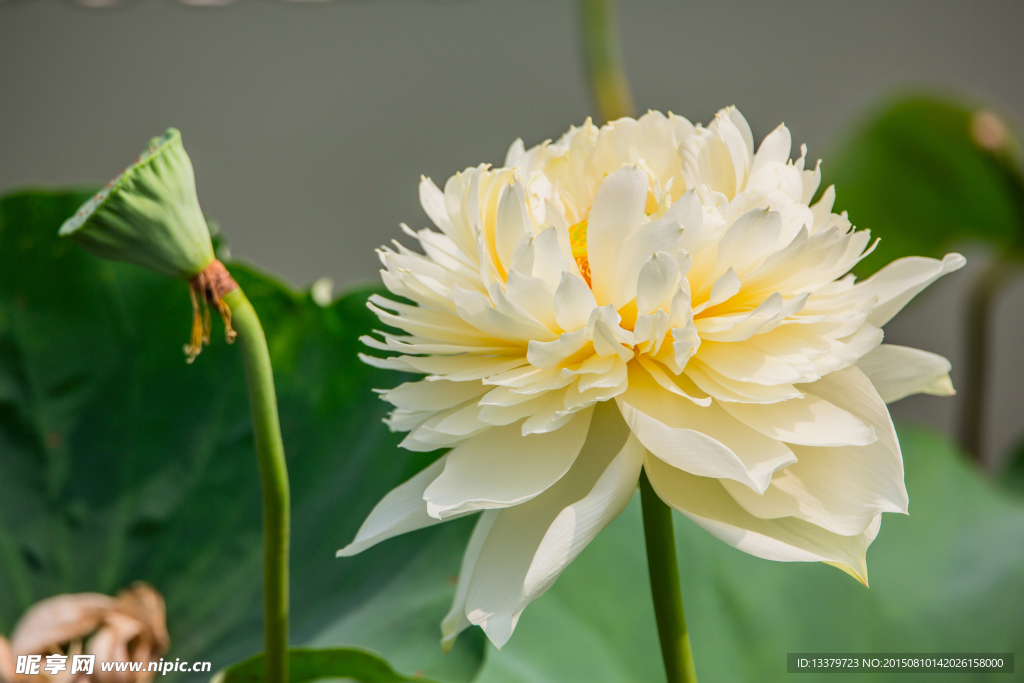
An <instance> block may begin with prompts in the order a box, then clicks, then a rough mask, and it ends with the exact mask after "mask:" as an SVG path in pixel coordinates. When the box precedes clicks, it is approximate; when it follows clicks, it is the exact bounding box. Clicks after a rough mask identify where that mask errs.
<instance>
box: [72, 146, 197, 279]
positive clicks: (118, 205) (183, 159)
mask: <svg viewBox="0 0 1024 683" xmlns="http://www.w3.org/2000/svg"><path fill="white" fill-rule="evenodd" d="M60 235H61V236H63V237H67V238H69V239H71V240H73V241H75V242H77V243H78V244H80V245H82V246H83V247H85V248H86V249H88V250H89V251H91V252H93V253H94V254H96V255H98V256H102V257H104V258H108V259H113V260H116V261H130V262H131V263H136V264H138V265H140V266H145V267H146V268H150V269H152V270H155V271H157V272H158V273H163V274H164V275H170V276H171V277H176V278H180V279H183V280H189V279H192V278H193V277H195V276H196V275H198V274H199V273H201V272H202V271H203V270H204V269H205V268H206V267H207V266H209V265H210V264H211V263H212V262H213V261H214V258H215V257H214V254H213V245H212V243H211V241H210V230H209V228H208V227H207V225H206V220H205V219H204V218H203V212H202V210H201V209H200V208H199V199H198V197H197V196H196V180H195V174H194V172H193V170H192V162H191V161H190V160H189V158H188V154H186V153H185V148H184V147H183V146H182V144H181V133H180V132H178V130H176V129H174V128H169V129H168V130H167V132H166V133H165V134H164V135H163V136H162V137H159V138H153V139H152V140H150V143H149V146H148V147H147V148H146V151H145V152H143V153H142V154H141V155H140V156H139V158H138V159H136V160H135V162H134V163H133V164H132V165H131V166H129V167H128V168H126V169H125V170H124V171H122V172H121V174H120V175H118V176H117V177H116V178H114V179H113V180H112V181H110V182H109V183H108V184H107V186H106V187H104V188H103V189H102V190H100V191H99V192H97V193H96V195H95V196H93V197H92V198H91V199H90V200H89V201H87V202H86V203H85V204H83V205H82V206H81V207H80V208H79V209H78V211H76V212H75V215H74V216H72V217H71V218H69V219H68V220H67V221H65V222H64V225H62V226H61V228H60Z"/></svg>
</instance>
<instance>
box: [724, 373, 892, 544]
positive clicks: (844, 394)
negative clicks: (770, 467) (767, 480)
mask: <svg viewBox="0 0 1024 683" xmlns="http://www.w3.org/2000/svg"><path fill="white" fill-rule="evenodd" d="M805 389H806V390H808V391H811V390H813V391H816V392H818V393H819V394H822V395H824V396H827V397H828V398H829V399H830V400H831V401H833V402H835V403H837V404H838V405H839V406H841V407H842V408H843V409H845V410H847V411H849V412H851V413H853V414H855V415H857V416H858V417H860V418H861V419H863V420H864V422H865V423H867V424H869V425H871V427H872V428H873V429H874V430H875V433H876V434H878V440H877V441H876V442H874V443H872V444H870V445H868V446H862V447H853V446H846V447H842V448H807V447H800V446H794V447H793V451H794V452H795V453H796V456H797V459H798V462H797V463H796V464H795V465H791V466H789V467H787V468H786V469H785V470H783V471H782V472H778V473H776V475H775V477H774V478H773V479H772V484H771V486H769V487H768V490H767V491H765V494H764V495H763V496H753V495H750V492H749V490H747V489H744V487H742V486H735V485H733V484H732V482H726V481H723V482H722V484H723V486H725V488H726V489H727V490H728V491H729V492H730V493H731V494H732V496H733V497H734V498H736V500H737V501H738V502H739V503H740V505H742V506H743V508H744V509H746V510H747V511H748V512H750V513H751V514H753V515H755V516H757V517H762V518H776V517H795V518H798V519H803V520H806V521H809V522H812V523H814V524H817V525H818V526H820V527H823V528H825V529H828V530H829V531H833V532H835V533H838V534H842V535H844V536H848V535H853V534H857V533H860V532H861V531H863V530H864V529H865V528H867V527H868V526H869V525H870V524H871V522H872V520H873V519H874V518H875V517H877V516H878V514H879V513H882V512H906V511H907V490H906V488H905V487H904V485H903V459H902V456H901V454H900V448H899V442H898V441H897V440H896V432H895V430H894V429H893V426H892V421H891V420H890V419H889V413H888V411H887V410H886V408H885V404H884V403H883V402H882V399H881V398H880V397H879V396H878V394H877V392H876V391H875V389H874V387H872V386H871V382H870V381H868V379H867V377H865V375H864V373H862V372H861V371H860V370H858V369H857V368H855V367H851V368H847V369H845V370H841V371H839V372H834V373H832V374H831V375H829V376H827V377H826V378H824V379H822V380H820V381H818V382H815V383H814V384H812V385H807V386H806V387H805Z"/></svg>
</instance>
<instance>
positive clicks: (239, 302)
mask: <svg viewBox="0 0 1024 683" xmlns="http://www.w3.org/2000/svg"><path fill="white" fill-rule="evenodd" d="M223 299H224V303H226V304H227V305H228V307H229V308H230V309H231V320H232V323H233V325H234V327H235V330H236V331H237V332H238V338H239V340H240V342H241V346H242V357H243V359H244V360H245V374H246V378H247V379H248V384H249V401H250V402H251V404H252V421H253V426H254V427H255V431H256V455H257V457H258V458H259V463H260V479H261V481H262V482H263V613H264V623H263V637H264V649H265V654H264V657H265V659H264V661H265V662H266V670H265V678H264V681H265V683H288V536H289V534H290V526H291V520H290V517H291V512H290V506H291V502H290V493H289V489H288V468H287V466H286V464H285V459H284V444H283V443H282V441H281V424H280V421H279V419H278V415H277V394H276V392H275V391H274V374H273V371H272V369H271V366H270V352H269V351H268V349H267V338H266V336H265V335H264V334H263V327H262V326H261V325H260V319H259V317H258V316H257V315H256V310H255V309H253V307H252V304H251V303H249V300H248V299H247V298H246V296H245V294H244V293H243V292H242V290H241V288H238V289H234V290H232V291H230V292H228V293H227V294H225V295H224V297H223Z"/></svg>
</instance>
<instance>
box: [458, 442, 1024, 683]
mask: <svg viewBox="0 0 1024 683" xmlns="http://www.w3.org/2000/svg"><path fill="white" fill-rule="evenodd" d="M900 441H901V443H902V446H903V452H904V455H905V457H906V468H907V472H906V481H907V488H908V490H909V492H910V510H911V514H910V515H909V516H902V515H892V514H887V515H885V518H884V521H883V523H882V530H881V533H880V535H879V537H878V539H877V540H876V541H875V543H874V544H873V545H872V546H871V549H870V551H869V552H868V564H869V566H870V571H871V576H870V578H871V588H870V589H868V588H864V587H863V586H861V585H860V584H859V583H857V582H856V581H854V580H853V579H851V578H850V577H849V576H847V575H845V574H843V573H842V572H839V571H837V570H835V569H833V568H831V567H828V566H825V565H822V564H798V563H776V562H769V561H766V560H761V559H758V558H756V557H753V556H750V555H747V554H745V553H742V552H740V551H738V550H736V549H734V548H731V547H729V546H727V545H726V544H724V543H722V542H721V541H719V540H717V539H715V538H713V537H712V536H711V535H710V534H707V533H706V532H704V531H703V530H701V529H699V528H698V527H697V526H696V525H694V524H692V523H691V522H689V520H687V519H686V518H684V517H682V516H681V515H675V521H676V539H677V543H678V551H679V560H680V574H681V581H682V589H683V599H684V603H685V606H686V614H687V621H688V623H689V626H690V630H691V638H692V641H693V650H694V657H695V659H696V663H697V674H698V676H699V677H700V679H701V680H707V681H759V682H768V683H770V682H771V681H789V680H790V678H791V676H790V675H789V674H787V673H786V653H788V652H850V653H853V652H876V653H892V652H918V653H924V652H936V653H954V652H1018V653H1019V652H1022V651H1024V622H1022V620H1021V615H1022V614H1024V502H1022V501H1019V500H1017V499H1014V498H1011V497H1008V496H1006V495H1004V494H1003V493H1001V492H1000V491H998V490H997V489H996V488H995V487H994V486H993V485H992V484H990V483H989V482H988V481H987V480H985V479H984V478H983V477H982V476H981V475H980V474H979V473H978V472H977V471H976V470H974V469H973V468H972V467H971V466H970V465H968V464H967V463H966V460H965V459H964V458H963V457H962V456H960V455H959V454H958V453H957V451H956V448H955V446H953V445H952V444H951V443H950V442H949V441H947V440H946V439H945V438H943V437H940V436H937V435H935V434H932V433H929V432H927V431H924V430H922V429H910V428H906V429H901V430H900ZM993 676H994V677H993ZM834 678H835V677H834V676H829V675H820V676H817V675H815V674H804V675H802V676H800V680H802V681H803V680H806V681H808V683H813V682H814V681H820V680H829V681H831V680H833V679H834ZM927 678H928V680H929V681H951V682H952V681H956V682H958V683H967V682H968V681H987V680H996V679H997V678H998V676H995V675H989V674H965V673H953V674H949V675H944V674H930V675H929V676H928V677H927ZM569 680H573V681H583V680H585V681H588V683H604V682H607V683H633V682H636V683H652V682H655V681H664V680H665V674H664V672H663V670H662V668H661V657H660V651H659V649H658V638H657V632H656V631H655V625H654V610H653V608H652V606H651V594H650V589H649V587H648V583H647V566H646V561H645V554H644V541H643V530H642V524H641V520H640V505H639V500H638V499H634V500H633V502H632V503H631V504H630V506H629V507H628V508H627V510H626V512H625V513H623V515H622V516H621V517H620V518H619V519H617V520H616V521H615V522H613V523H612V524H611V525H610V526H609V527H608V528H607V529H605V530H604V531H603V532H601V534H599V535H598V536H597V538H596V539H595V540H594V541H593V542H592V543H591V544H590V546H588V547H587V549H586V550H584V551H583V553H582V554H581V555H580V557H579V558H578V559H577V560H576V561H575V562H574V563H573V564H572V565H570V566H569V568H568V569H567V570H566V571H565V573H564V574H563V575H562V577H561V578H559V580H558V582H557V583H556V584H555V585H554V587H553V588H552V589H551V590H550V591H549V592H548V593H547V594H545V595H544V597H542V598H541V599H540V600H538V601H537V602H535V603H533V604H532V605H530V607H529V608H527V610H526V611H525V612H524V614H523V618H522V619H521V620H520V622H519V625H518V627H517V629H516V632H515V635H514V636H513V637H512V640H511V641H509V643H508V645H506V646H505V648H504V649H502V651H501V652H498V651H497V650H495V649H493V648H490V647H489V648H488V651H487V661H486V663H485V665H484V668H483V670H482V671H481V673H480V676H479V678H478V679H477V683H527V682H529V683H548V682H550V683H561V682H562V681H569ZM871 680H872V681H877V683H886V682H890V681H891V682H895V681H902V680H906V676H905V675H904V674H876V675H872V676H871ZM999 680H1002V679H999Z"/></svg>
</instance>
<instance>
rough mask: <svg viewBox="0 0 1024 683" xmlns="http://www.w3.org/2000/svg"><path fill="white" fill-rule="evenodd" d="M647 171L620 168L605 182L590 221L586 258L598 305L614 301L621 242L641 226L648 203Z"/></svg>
mask: <svg viewBox="0 0 1024 683" xmlns="http://www.w3.org/2000/svg"><path fill="white" fill-rule="evenodd" d="M647 184H648V180H647V174H646V173H644V172H643V171H641V170H640V169H637V168H633V167H626V168H621V169H619V170H617V171H615V172H614V173H612V174H611V175H609V176H608V177H607V178H605V179H604V180H603V181H601V185H600V187H599V188H598V190H597V194H596V195H595V196H594V204H593V206H592V207H591V209H590V218H589V219H588V221H587V258H588V259H589V261H590V273H591V285H592V288H593V291H594V297H595V298H596V299H597V302H598V304H599V305H605V304H608V303H611V302H612V300H613V298H614V294H615V286H616V278H617V276H618V270H617V268H618V262H619V256H620V254H621V250H622V245H623V244H624V243H625V242H626V240H627V239H628V238H629V236H630V235H632V233H633V231H635V230H636V229H637V228H638V227H640V223H641V221H642V220H643V217H644V206H645V205H646V203H647Z"/></svg>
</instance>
